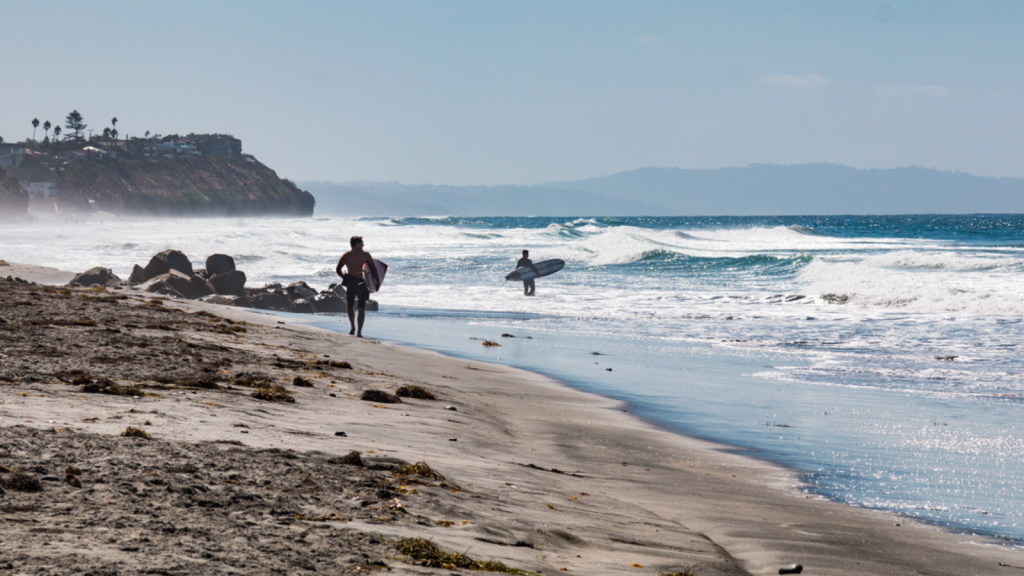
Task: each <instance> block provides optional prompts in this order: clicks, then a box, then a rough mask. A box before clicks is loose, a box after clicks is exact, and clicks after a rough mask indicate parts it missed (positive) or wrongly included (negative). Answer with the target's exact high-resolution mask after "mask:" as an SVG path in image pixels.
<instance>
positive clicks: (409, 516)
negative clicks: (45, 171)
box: [0, 267, 1024, 576]
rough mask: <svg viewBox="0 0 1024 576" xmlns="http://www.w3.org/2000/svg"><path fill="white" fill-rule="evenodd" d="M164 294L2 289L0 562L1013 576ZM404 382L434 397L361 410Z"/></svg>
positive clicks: (355, 343) (771, 491)
mask: <svg viewBox="0 0 1024 576" xmlns="http://www.w3.org/2000/svg"><path fill="white" fill-rule="evenodd" d="M9 269H10V268H9V267H8V268H0V277H6V276H7V275H8V273H7V271H6V270H9ZM31 272H32V270H31V269H30V268H28V267H21V268H20V272H19V274H20V275H21V276H22V277H29V278H34V279H39V280H47V279H48V278H49V280H48V281H51V282H53V281H54V280H53V274H54V272H53V271H48V272H46V275H45V276H36V277H33V275H32V273H31ZM58 281H59V280H58ZM153 300H154V299H153V298H151V297H150V296H149V295H143V294H139V293H135V292H132V291H130V290H123V291H118V290H111V291H109V292H101V291H88V290H64V289H58V288H53V287H43V286H38V285H36V286H32V285H24V284H17V283H10V282H2V281H0V320H3V321H4V322H5V323H0V354H2V356H0V465H2V466H5V467H7V469H8V470H10V472H6V473H4V472H3V470H0V485H6V486H7V488H6V494H5V495H3V496H0V573H4V574H7V573H10V574H76V573H93V574H264V573H266V574H275V573H276V574H303V573H317V574H320V573H323V574H341V573H345V574H348V573H365V572H367V571H373V570H390V571H391V572H392V573H398V574H441V573H447V572H449V570H448V569H445V568H442V567H429V566H422V565H420V563H418V562H417V561H416V560H415V559H412V558H410V557H409V556H408V555H405V554H403V553H402V552H401V551H400V549H399V546H398V544H397V542H398V541H399V540H400V539H402V538H426V539H430V540H432V541H434V542H436V543H437V544H438V545H440V546H441V547H442V548H444V549H447V550H452V551H458V552H464V553H466V554H467V555H468V556H471V557H473V558H476V559H480V560H497V561H500V562H503V563H504V564H506V565H508V566H511V567H515V568H517V569H521V570H527V571H532V572H537V573H544V574H552V573H563V572H564V573H569V574H635V575H643V574H650V575H655V574H665V573H679V574H685V573H689V574H693V575H700V576H704V575H711V574H777V573H778V569H779V567H781V566H784V565H787V564H791V563H799V564H801V565H803V567H804V571H803V573H804V574H812V575H820V574H828V575H832V574H835V575H838V574H843V575H847V574H893V575H896V574H900V575H903V574H931V575H939V574H948V575H958V576H962V575H969V574H978V575H989V574H1015V575H1020V574H1024V553H1022V552H1021V551H1020V550H1019V549H1017V548H1012V547H1008V546H1002V545H998V543H996V542H995V541H992V540H986V539H983V538H977V537H969V536H963V535H956V534H951V533H949V532H947V531H944V530H941V529H939V528H936V527H932V526H927V525H923V524H921V523H918V522H915V521H913V520H910V519H907V518H903V517H900V516H897V515H893V514H889V513H882V512H876V511H870V510H864V509H859V508H854V507H850V506H844V505H841V504H836V503H833V502H828V501H824V500H821V499H817V498H811V497H808V496H807V495H805V494H803V493H801V492H799V491H798V490H796V484H797V481H796V479H795V476H794V475H793V474H792V473H791V472H789V471H787V470H785V469H783V468H780V467H776V466H773V465H770V464H767V463H764V462H761V461H758V460H755V459H752V458H747V457H744V456H740V455H736V454H733V453H727V452H724V451H723V449H725V448H726V447H724V446H720V445H716V444H713V443H709V442H705V441H700V440H695V439H691V438H687V437H682V436H678V435H675V434H670V433H667V432H664V431H662V430H659V429H657V428H655V427H653V426H651V425H649V424H646V423H644V422H642V421H640V420H638V419H636V418H634V417H632V416H631V415H630V414H628V413H626V412H624V411H623V410H622V409H621V406H619V405H618V404H617V403H616V402H614V401H611V400H608V399H605V398H602V397H597V396H593V395H589V394H585V393H582V392H578V391H575V390H572V389H569V388H567V387H565V386H562V385H560V384H558V383H557V382H554V381H551V380H550V379H547V378H544V377H542V376H539V375H536V374H532V373H529V372H525V371H521V370H516V369H512V368H508V367H505V366H497V365H490V364H485V363H480V362H474V361H466V360H460V359H455V358H450V357H445V356H442V355H440V354H435V353H432V352H427V351H422V350H416V349H409V348H403V347H399V346H395V345H392V344H389V343H386V342H380V341H375V340H371V339H367V340H358V339H355V338H352V337H349V336H347V335H341V334H337V333H331V332H326V331H322V330H317V329H314V328H310V327H305V326H302V325H301V323H295V322H293V321H291V320H288V321H286V322H287V323H285V321H282V320H280V319H279V318H278V317H275V316H270V315H265V314H258V313H254V312H252V311H248V310H242V309H236V308H226V307H218V306H213V305H206V304H201V303H196V302H188V301H175V300H172V299H163V300H162V301H161V302H160V304H159V305H157V304H155V303H154V302H153ZM372 321H373V319H372V316H371V318H369V319H368V320H367V322H368V327H371V326H372ZM243 329H244V332H243V331H242V330H243ZM332 361H333V362H335V364H334V365H331V364H330V362H332ZM343 361H344V362H349V363H350V364H351V366H352V368H351V369H348V368H344V367H342V365H341V364H340V363H341V362H343ZM297 376H298V377H302V378H305V379H306V380H308V381H309V382H311V383H312V384H313V386H312V387H300V386H295V385H294V384H293V382H294V378H295V377H297ZM75 382H78V383H75ZM261 382H262V384H261ZM254 384H257V385H262V386H264V387H265V386H266V385H271V384H276V385H278V386H281V387H283V388H285V389H286V390H287V392H288V393H289V394H290V395H291V396H292V397H293V398H294V400H295V401H294V403H288V402H274V401H264V400H258V399H256V398H253V397H252V394H253V393H254V391H255V390H257V388H255V387H253V385H254ZM133 385H137V386H140V387H141V389H140V390H135V389H131V388H129V387H130V386H133ZM407 385H417V386H421V387H423V388H426V389H429V390H430V391H432V392H433V393H434V394H436V395H437V397H438V399H437V400H435V401H430V400H417V399H410V398H405V399H404V400H403V402H402V403H400V404H386V403H380V402H367V401H363V400H360V396H361V395H362V393H363V392H364V391H366V390H379V391H386V392H394V391H396V390H397V389H399V388H400V387H402V386H407ZM86 389H94V390H106V391H107V392H111V391H114V392H116V391H121V392H127V393H128V395H115V394H108V393H87V392H85V390H86ZM138 392H142V393H143V394H145V395H138V396H137V397H136V396H135V395H136V394H137V393H138ZM279 392H281V391H279ZM447 407H451V408H454V410H451V409H447ZM128 427H135V428H139V429H142V430H144V431H145V432H147V433H148V435H149V436H150V439H148V440H147V439H139V438H130V437H122V436H119V434H121V433H122V432H123V431H125V430H126V428H128ZM338 432H344V434H345V435H344V436H340V435H337V433H338ZM352 451H357V452H359V453H360V455H361V459H362V465H359V462H355V463H353V461H352V460H350V459H345V458H342V457H344V456H345V455H348V454H350V452H352ZM415 462H425V463H426V464H428V465H429V467H430V469H432V470H434V471H436V472H438V473H440V474H441V475H443V479H442V478H438V477H430V476H423V475H419V476H417V475H412V476H409V475H405V476H400V475H396V473H398V472H400V469H399V468H398V467H399V466H400V465H402V464H403V463H415ZM69 467H70V468H71V470H70V472H72V473H77V474H72V475H73V476H74V477H75V479H70V481H71V482H72V483H76V481H77V482H80V483H81V487H80V488H79V487H76V486H74V485H72V484H70V483H68V481H69V478H68V472H69ZM421 472H424V473H425V472H426V471H425V470H421ZM44 476H50V477H51V478H50V479H49V480H48V481H42V482H41V483H40V482H36V481H38V480H39V479H41V478H42V477H44ZM53 477H56V478H53ZM4 483H6V484H4ZM36 485H38V486H41V488H42V489H41V491H37V492H36V491H26V489H27V490H31V489H33V488H34V487H36Z"/></svg>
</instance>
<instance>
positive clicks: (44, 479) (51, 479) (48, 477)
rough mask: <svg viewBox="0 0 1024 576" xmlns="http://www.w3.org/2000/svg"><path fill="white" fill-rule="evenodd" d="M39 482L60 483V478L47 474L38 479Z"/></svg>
mask: <svg viewBox="0 0 1024 576" xmlns="http://www.w3.org/2000/svg"><path fill="white" fill-rule="evenodd" d="M39 480H40V481H41V482H60V478H57V477H56V476H54V475H53V474H47V475H46V476H43V477H42V478H40V479H39Z"/></svg>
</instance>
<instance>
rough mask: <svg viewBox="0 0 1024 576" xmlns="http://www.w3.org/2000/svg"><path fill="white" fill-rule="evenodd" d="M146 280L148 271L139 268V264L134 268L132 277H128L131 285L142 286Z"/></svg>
mask: <svg viewBox="0 0 1024 576" xmlns="http://www.w3.org/2000/svg"><path fill="white" fill-rule="evenodd" d="M145 278H146V271H145V270H144V269H143V268H142V266H139V265H138V264H136V265H135V266H134V267H133V268H132V275H131V276H129V277H128V283H129V284H142V283H143V282H145V281H146V280H145Z"/></svg>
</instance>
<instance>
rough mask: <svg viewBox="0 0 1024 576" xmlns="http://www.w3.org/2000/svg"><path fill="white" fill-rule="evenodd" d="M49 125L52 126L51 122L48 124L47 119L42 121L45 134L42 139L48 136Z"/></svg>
mask: <svg viewBox="0 0 1024 576" xmlns="http://www.w3.org/2000/svg"><path fill="white" fill-rule="evenodd" d="M50 126H52V124H50V121H49V120H47V121H46V122H43V132H44V135H45V137H44V138H43V139H44V140H45V139H46V138H49V137H50Z"/></svg>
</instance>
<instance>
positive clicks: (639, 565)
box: [630, 562, 644, 568]
mask: <svg viewBox="0 0 1024 576" xmlns="http://www.w3.org/2000/svg"><path fill="white" fill-rule="evenodd" d="M630 566H632V567H633V568H643V567H644V565H643V564H637V563H635V562H634V563H632V564H630Z"/></svg>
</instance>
